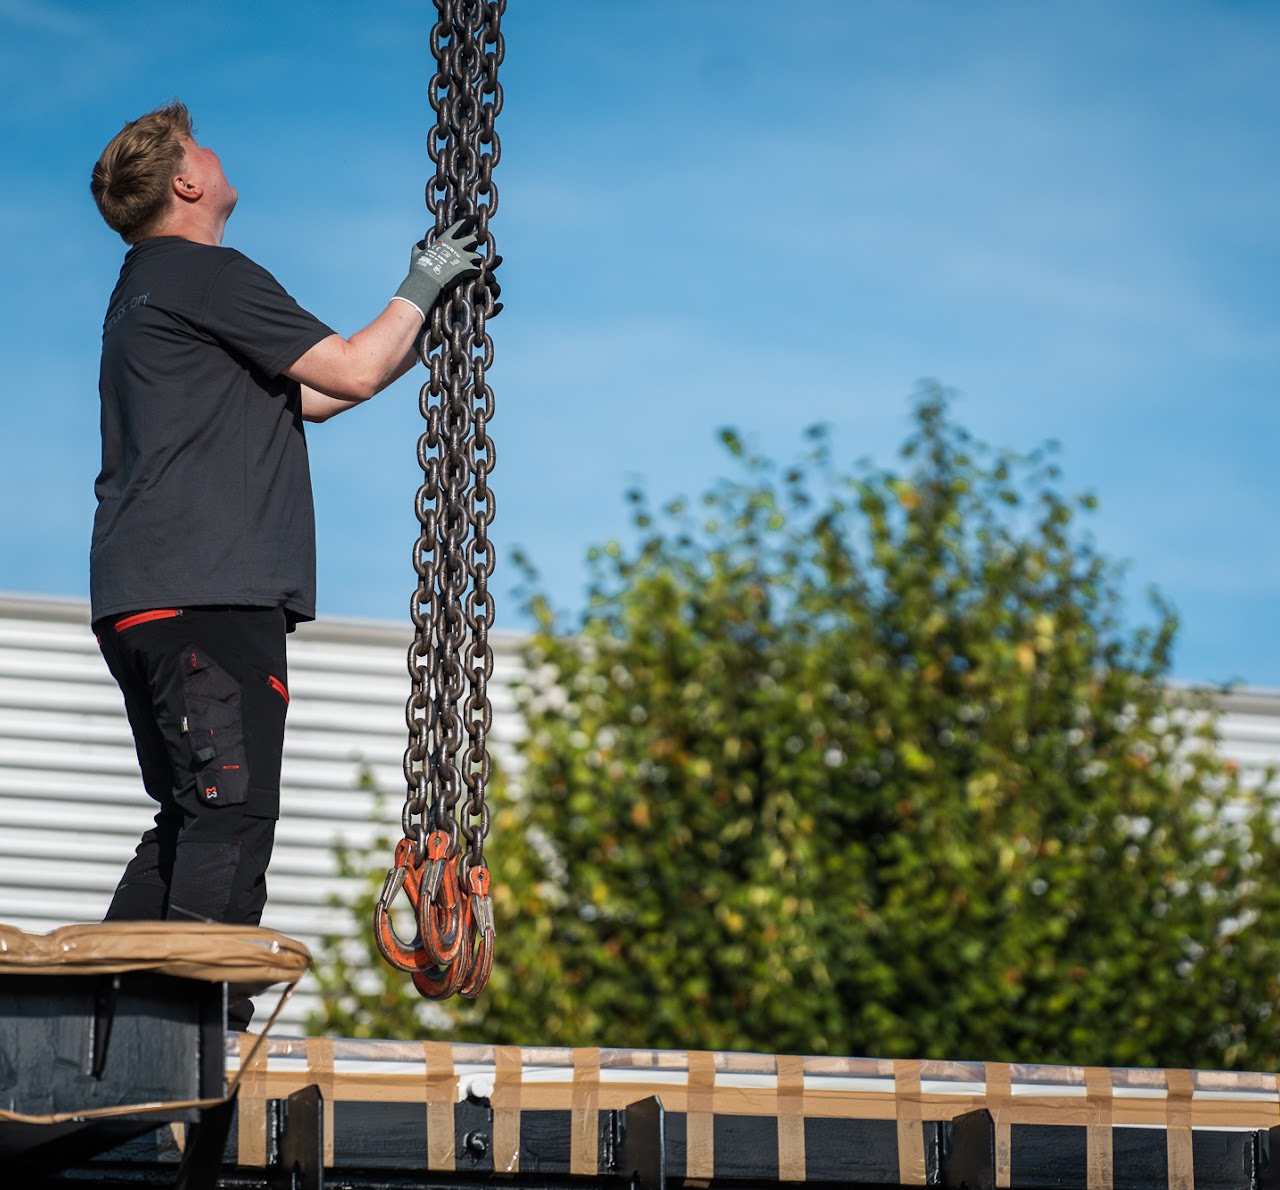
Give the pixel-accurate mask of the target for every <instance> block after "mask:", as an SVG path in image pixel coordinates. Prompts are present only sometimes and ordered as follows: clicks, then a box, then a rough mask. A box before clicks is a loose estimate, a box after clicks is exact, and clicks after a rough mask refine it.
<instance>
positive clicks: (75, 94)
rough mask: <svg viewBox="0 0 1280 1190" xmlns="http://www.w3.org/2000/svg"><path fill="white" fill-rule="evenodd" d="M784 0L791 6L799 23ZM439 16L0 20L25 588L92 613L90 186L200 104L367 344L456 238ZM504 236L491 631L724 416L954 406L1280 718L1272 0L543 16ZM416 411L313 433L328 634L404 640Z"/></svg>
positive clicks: (1208, 661) (1278, 233) (868, 447)
mask: <svg viewBox="0 0 1280 1190" xmlns="http://www.w3.org/2000/svg"><path fill="white" fill-rule="evenodd" d="M787 11H790V12H791V14H792V15H789V16H787V15H782V14H783V13H784V12H787ZM433 13H434V10H433V8H432V6H431V5H430V4H429V3H427V2H426V0H417V2H413V3H410V2H408V0H368V2H367V3H365V4H362V5H360V6H356V5H352V4H346V3H332V2H328V0H310V2H308V3H295V2H292V0H275V2H273V3H271V4H263V3H259V2H253V3H249V2H246V0H224V2H222V3H220V4H217V5H200V6H194V5H193V6H185V5H174V4H172V3H164V4H161V3H158V2H155V0H129V2H128V3H125V2H124V0H95V2H93V3H89V2H87V0H82V2H78V3H72V2H70V0H62V2H56V3H55V2H50V3H44V2H41V0H0V159H2V160H3V161H4V173H3V181H4V184H3V186H2V187H0V257H2V258H3V261H4V274H5V284H4V286H3V287H2V289H0V326H2V327H3V331H2V332H0V360H2V361H3V365H4V375H5V379H6V382H7V383H6V388H7V394H6V399H5V400H4V401H3V402H2V403H0V452H2V454H0V498H2V499H3V501H4V505H5V507H6V508H7V509H8V514H7V516H6V517H5V520H4V524H3V528H0V589H4V590H9V591H18V592H48V593H55V594H64V595H83V594H84V593H85V592H86V590H87V562H86V559H87V549H88V534H89V525H90V520H91V517H92V511H93V495H92V484H93V479H94V476H95V474H96V472H97V409H96V392H95V384H96V378H97V348H98V340H99V335H100V327H101V320H102V316H103V313H104V307H105V303H106V299H107V296H108V295H109V293H110V291H111V288H112V285H113V283H114V280H115V276H116V272H117V270H118V268H119V262H120V258H121V255H122V252H123V247H122V245H121V244H120V243H119V241H118V240H117V239H116V238H115V237H114V236H113V235H112V234H111V233H110V232H109V231H108V230H107V229H106V228H105V227H104V226H103V225H102V224H101V222H100V221H99V219H98V216H97V213H96V211H95V210H94V208H93V205H92V201H91V199H90V197H89V193H88V176H89V170H90V167H91V166H92V163H93V161H94V160H95V159H96V157H97V155H98V153H99V151H100V150H101V148H102V145H103V144H105V142H106V141H107V140H108V139H109V138H110V137H111V136H112V135H113V134H114V133H115V132H116V131H117V130H118V129H119V127H120V126H121V125H122V124H123V123H124V122H125V121H126V120H128V119H131V118H133V117H134V116H136V115H138V114H140V113H141V112H142V111H145V110H147V109H149V108H151V107H153V106H155V105H156V104H158V103H160V102H163V101H164V100H166V99H168V98H170V97H172V96H175V95H177V96H180V97H181V98H182V99H184V100H185V101H186V102H187V103H188V105H189V106H190V107H191V108H192V110H193V112H194V114H195V118H196V123H197V128H198V135H199V137H200V139H201V140H202V141H203V142H206V143H208V144H210V145H212V146H213V147H214V148H216V149H217V150H218V152H219V154H220V155H221V157H222V159H223V163H224V166H225V167H226V170H227V173H228V175H229V177H230V178H231V180H232V181H233V182H234V183H235V184H236V186H237V187H238V188H239V190H240V195H241V198H240V206H239V208H238V210H237V211H236V214H235V215H234V217H233V219H232V221H231V224H230V225H229V228H228V234H227V239H226V242H227V243H228V244H230V245H232V246H234V247H237V248H240V249H241V250H242V251H245V252H247V253H248V254H249V255H250V256H253V257H254V258H255V259H257V260H259V261H260V262H261V263H262V264H264V265H265V266H266V267H267V268H269V269H270V270H271V271H272V272H274V273H275V274H276V276H277V277H279V278H280V280H281V281H282V282H283V283H284V285H285V286H286V287H287V288H288V289H289V290H290V291H291V292H292V293H293V294H294V295H295V297H297V298H298V299H299V301H301V302H302V303H303V305H305V306H307V307H308V308H309V309H311V310H313V311H314V312H315V313H316V314H318V315H319V316H320V317H321V318H323V319H325V321H327V322H329V323H330V324H331V325H333V326H334V327H335V328H337V329H338V330H340V331H342V332H344V333H351V332H353V331H355V330H357V329H358V328H359V327H360V326H362V325H364V324H365V323H366V322H367V321H369V320H370V319H371V318H372V317H373V316H374V315H375V314H376V313H377V312H378V311H379V310H380V309H381V308H382V306H383V305H384V304H385V301H386V299H387V298H388V296H389V295H390V294H391V293H392V292H394V290H395V287H396V286H397V285H398V284H399V281H400V279H401V277H402V276H403V271H404V266H405V262H406V258H407V248H408V245H409V243H410V242H411V241H412V240H414V239H416V238H417V237H418V236H419V235H421V234H422V232H423V230H424V229H425V226H426V222H427V217H426V212H425V209H424V207H423V201H422V190H423V185H424V183H425V180H426V178H427V175H428V168H429V163H428V161H427V157H426V152H425V137H426V133H427V129H428V127H429V124H430V120H431V113H430V111H429V108H428V106H427V101H426V93H427V83H428V79H429V77H430V73H431V62H430V57H429V49H428V44H427V35H428V33H429V30H430V25H431V22H432V19H433ZM504 31H505V34H506V38H507V60H506V63H505V64H504V66H503V69H502V80H503V84H504V87H505V91H506V107H505V110H504V111H503V113H502V116H501V118H500V123H499V130H500V133H501V137H502V147H503V153H502V161H501V163H500V165H499V167H498V170H497V173H496V178H497V181H498V185H499V190H500V196H501V201H500V210H499V213H498V215H497V217H496V218H495V220H494V230H495V233H496V235H497V239H498V244H499V251H501V252H502V254H503V255H504V257H505V259H506V263H505V264H504V266H503V273H504V276H503V290H504V292H503V298H504V301H505V302H506V310H505V311H504V313H503V315H502V317H501V319H499V320H498V322H497V323H496V324H495V326H494V338H495V342H496V363H495V366H494V368H493V370H492V373H491V379H492V382H493V385H494V388H495V390H496V393H497V402H498V417H497V420H496V422H495V423H494V426H493V433H494V437H495V441H496V443H497V447H498V451H497V454H498V468H497V471H496V472H495V475H494V479H493V482H494V485H495V487H496V491H497V509H498V519H497V522H496V524H495V526H494V536H495V537H496V538H497V540H498V543H499V547H500V551H501V553H500V559H499V567H500V568H499V572H498V575H497V577H496V579H495V590H496V593H497V597H498V601H499V611H498V619H499V623H500V624H503V625H505V626H508V627H520V626H521V625H520V621H519V618H518V616H517V609H516V605H515V601H514V600H513V599H512V598H510V596H509V595H508V592H509V591H510V589H511V586H512V585H514V583H515V581H516V575H515V571H514V567H512V566H511V565H510V562H509V555H510V550H511V549H512V548H513V547H515V546H516V545H519V546H521V547H522V548H523V549H524V550H525V551H526V552H527V553H528V554H529V555H530V556H531V557H532V558H533V560H534V562H535V563H536V564H537V566H538V568H539V569H540V571H541V573H542V575H543V578H544V582H545V583H546V585H547V587H548V588H549V590H550V591H551V593H552V594H553V596H554V597H555V599H556V600H557V601H558V602H559V603H560V604H561V605H562V606H565V607H570V608H572V607H573V606H575V605H576V604H577V602H578V601H579V599H580V595H581V590H582V585H583V579H584V574H585V571H584V565H583V556H584V553H585V550H586V547H587V546H588V545H589V544H591V543H594V542H601V541H604V540H606V539H608V538H610V537H613V536H616V535H620V534H625V532H626V524H627V520H626V509H625V505H624V502H623V500H622V493H623V491H624V489H625V488H626V487H627V486H629V485H630V484H632V483H634V482H635V481H636V480H638V479H642V480H643V481H644V482H645V484H646V486H647V487H648V488H649V490H650V492H651V493H652V494H653V495H654V496H655V497H656V498H665V497H667V496H671V495H675V494H677V493H685V494H694V493H697V492H700V491H701V490H703V488H705V487H706V486H707V485H708V484H710V483H711V482H712V480H713V479H714V478H715V477H716V476H717V475H719V474H721V473H723V472H724V471H725V469H726V468H725V460H724V457H723V454H722V451H721V450H720V448H719V447H718V445H717V444H716V431H717V429H718V428H719V427H721V426H725V425H733V426H736V427H738V428H739V429H740V430H741V431H742V432H743V433H744V435H745V436H746V437H747V439H748V440H749V441H750V442H752V443H753V444H754V445H756V446H757V447H759V448H761V449H764V450H766V451H767V452H769V453H771V454H773V455H775V456H776V457H781V458H789V457H790V456H791V455H792V454H793V453H795V452H797V451H798V450H799V449H800V448H801V432H802V430H803V428H804V426H805V425H807V424H809V423H811V422H814V421H826V422H828V423H830V424H831V426H832V427H833V431H834V436H835V444H836V447H837V450H838V451H839V452H840V453H841V454H842V455H843V456H844V457H846V458H848V459H850V460H852V459H855V458H859V457H862V456H866V455H869V456H871V457H872V458H874V459H876V460H877V461H881V462H885V463H888V462H890V461H891V459H892V455H893V452H894V450H895V448H896V446H897V445H898V444H899V443H900V441H901V440H902V438H903V437H904V436H905V434H906V432H907V429H908V423H909V410H910V394H911V392H912V390H913V388H914V387H915V384H916V382H917V381H918V380H919V379H920V378H922V377H934V378H937V379H939V380H940V381H942V382H943V383H945V384H947V385H949V386H952V387H954V388H956V389H957V390H959V391H960V393H961V396H960V398H959V400H958V403H957V405H956V407H955V414H956V416H957V418H958V419H959V420H961V421H962V422H963V423H964V424H965V425H967V426H968V427H969V428H970V429H971V430H972V431H973V432H974V433H975V434H977V435H978V436H980V437H982V438H985V439H986V440H988V441H990V442H993V443H995V444H997V445H1001V446H1011V447H1015V448H1025V449H1029V448H1031V447H1033V446H1035V445H1036V444H1038V443H1039V442H1041V441H1043V440H1045V439H1056V440H1058V441H1059V442H1060V443H1061V444H1062V461H1063V465H1064V468H1065V472H1066V483H1067V486H1068V487H1069V488H1072V489H1081V490H1083V489H1092V490H1094V491H1096V492H1097V493H1098V495H1099V497H1100V499H1101V510H1100V512H1099V513H1098V514H1097V516H1096V517H1095V518H1094V520H1093V532H1094V535H1095V537H1096V538H1097V540H1098V542H1099V544H1100V546H1101V548H1102V549H1103V550H1104V551H1105V552H1107V553H1109V554H1111V555H1112V556H1114V557H1116V558H1119V559H1125V560H1128V562H1129V563H1130V570H1129V577H1128V580H1127V583H1126V590H1127V591H1128V593H1129V595H1130V599H1131V603H1132V605H1133V608H1134V615H1135V618H1137V619H1141V618H1143V591H1144V589H1145V588H1146V586H1147V585H1149V584H1155V585H1157V586H1158V587H1159V588H1160V589H1161V591H1162V592H1163V593H1164V594H1165V595H1166V596H1167V597H1168V598H1169V599H1170V600H1171V601H1172V602H1173V604H1174V605H1175V606H1176V608H1177V609H1178V611H1179V613H1180V614H1181V617H1182V622H1183V626H1182V630H1181V634H1180V645H1179V649H1178V653H1177V657H1176V664H1175V672H1176V675H1177V676H1178V677H1180V678H1184V679H1189V680H1197V681H1218V680H1226V679H1232V678H1235V679H1242V680H1244V681H1247V682H1249V683H1251V684H1255V685H1263V686H1273V687H1280V635H1278V634H1277V633H1276V632H1274V631H1273V628H1272V620H1273V615H1274V612H1275V609H1276V608H1277V607H1278V606H1280V525H1278V518H1277V516H1276V510H1277V508H1280V468H1278V467H1277V466H1276V464H1275V462H1274V459H1275V456H1276V452H1277V448H1278V446H1280V408H1278V406H1277V398H1278V397H1280V317H1278V316H1280V219H1278V218H1277V212H1278V211H1280V164H1277V158H1278V157H1280V155H1278V154H1277V153H1276V141H1275V133H1276V129H1277V128H1278V127H1280V89H1278V88H1277V87H1276V86H1275V80H1276V79H1277V78H1280V6H1277V5H1275V4H1272V3H1265V2H1249V0H1218V2H1209V0H1201V2H1195V0H1160V2H1158V3H1156V2H1143V0H1128V2H1126V3H1124V4H1116V3H1112V2H1093V0H1071V2H1067V0H1046V2H1044V3H1035V4H1030V3H1025V2H1022V0H1017V2H996V0H973V2H972V3H967V4H956V3H952V2H949V0H892V2H891V0H877V2H874V3H873V2H862V0H843V2H842V0H811V2H810V3H808V4H804V5H797V6H793V7H792V9H790V10H787V9H786V8H785V6H781V5H779V4H777V3H776V0H700V2H694V0H511V4H510V7H509V11H508V14H507V17H506V19H505V21H504ZM417 383H418V382H417V381H416V380H414V379H412V378H410V379H407V380H405V381H401V382H400V383H399V384H398V385H397V386H396V387H394V388H393V389H391V390H388V391H387V392H386V393H384V394H382V395H381V396H379V397H378V398H377V399H376V400H375V401H374V402H373V403H371V404H370V405H369V406H367V407H365V408H362V409H360V410H357V411H355V412H353V413H351V414H348V415H345V416H344V417H341V418H339V419H337V420H336V421H333V422H330V423H328V424H327V425H324V426H319V427H313V428H312V432H311V434H310V442H311V451H312V469H313V478H314V482H315V488H316V493H317V515H318V519H319V523H320V537H319V549H320V607H321V611H322V614H323V613H326V612H327V613H330V614H341V615H354V616H366V617H378V618H389V619H404V620H405V621H406V622H407V608H408V601H409V595H410V592H411V590H412V587H413V582H412V581H411V580H412V578H413V574H412V568H411V563H410V559H411V548H412V543H413V540H414V537H415V534H416V522H415V521H414V519H413V514H412V502H413V494H414V491H415V490H416V486H417V483H418V473H417V467H416V463H415V459H414V447H415V443H416V439H417V435H418V432H419V425H418V414H417V408H416V391H417Z"/></svg>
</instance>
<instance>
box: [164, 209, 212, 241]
mask: <svg viewBox="0 0 1280 1190" xmlns="http://www.w3.org/2000/svg"><path fill="white" fill-rule="evenodd" d="M226 227H227V222H226V220H225V219H222V220H219V221H217V222H210V221H208V220H205V219H198V218H192V217H190V216H189V215H187V213H186V212H185V211H184V212H182V213H179V214H175V215H174V216H171V217H170V218H169V219H166V220H165V222H164V223H162V224H161V225H160V226H159V227H157V228H156V230H155V231H154V232H152V235H156V236H176V237H177V238H178V239H180V240H190V241H191V242H192V243H193V244H208V245H210V246H211V247H214V248H221V247H222V233H223V232H224V231H225V230H226Z"/></svg>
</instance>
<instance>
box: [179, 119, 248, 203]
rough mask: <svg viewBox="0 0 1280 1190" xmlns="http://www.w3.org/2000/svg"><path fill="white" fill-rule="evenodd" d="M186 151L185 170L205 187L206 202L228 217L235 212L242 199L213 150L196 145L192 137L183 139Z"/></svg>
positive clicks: (192, 179)
mask: <svg viewBox="0 0 1280 1190" xmlns="http://www.w3.org/2000/svg"><path fill="white" fill-rule="evenodd" d="M183 146H184V148H185V150H186V162H185V164H184V170H185V173H186V175H187V176H188V177H189V178H190V180H191V181H193V182H197V183H198V184H199V185H201V186H203V187H204V200H205V201H206V202H209V203H211V204H212V205H213V207H214V208H215V209H216V210H218V211H220V212H222V211H225V213H226V215H230V214H231V212H232V211H234V210H235V206H236V200H237V199H238V198H239V197H240V196H239V194H238V193H237V192H236V188H235V187H234V186H232V185H231V183H230V182H228V181H227V175H226V174H224V173H223V172H222V162H221V161H219V160H218V154H217V153H215V152H214V151H213V150H212V149H208V148H205V147H204V146H202V145H198V144H196V142H195V141H194V140H193V139H192V138H191V137H189V136H188V137H184V138H183Z"/></svg>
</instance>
